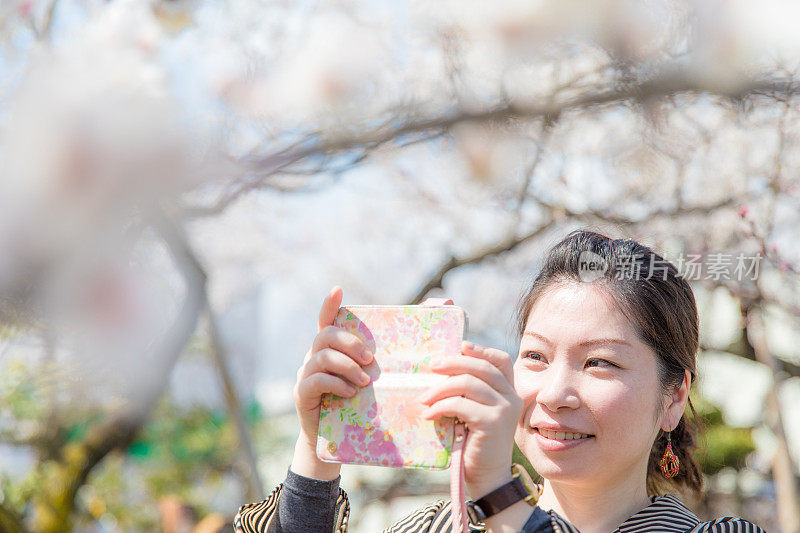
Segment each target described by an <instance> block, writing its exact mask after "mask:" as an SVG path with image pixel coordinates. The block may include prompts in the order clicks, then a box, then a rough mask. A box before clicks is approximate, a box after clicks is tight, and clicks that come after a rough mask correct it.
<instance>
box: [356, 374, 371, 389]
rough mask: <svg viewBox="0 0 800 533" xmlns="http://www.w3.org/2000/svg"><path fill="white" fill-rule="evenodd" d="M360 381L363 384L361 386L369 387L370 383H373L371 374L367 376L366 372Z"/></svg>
mask: <svg viewBox="0 0 800 533" xmlns="http://www.w3.org/2000/svg"><path fill="white" fill-rule="evenodd" d="M359 381H360V382H361V385H364V386H366V385H369V382H370V381H371V380H370V377H369V374H367V373H366V372H365V373H364V374H362V375H361V377H360V378H359Z"/></svg>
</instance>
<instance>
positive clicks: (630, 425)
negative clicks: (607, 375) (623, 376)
mask: <svg viewBox="0 0 800 533" xmlns="http://www.w3.org/2000/svg"><path fill="white" fill-rule="evenodd" d="M587 388H588V387H587ZM591 389H592V391H591V393H589V394H587V395H586V396H584V400H585V402H586V407H587V408H588V409H589V410H590V411H591V412H592V417H593V418H594V419H595V420H596V421H597V423H598V425H600V426H601V428H603V429H604V433H606V434H607V435H611V436H617V437H620V438H622V437H626V436H630V435H631V431H637V432H638V430H641V431H642V432H643V433H646V434H649V433H650V427H651V426H653V425H654V424H655V418H654V416H653V414H654V413H655V398H654V396H653V390H654V389H653V388H652V387H649V386H642V385H640V384H635V385H634V384H631V383H623V382H608V383H602V384H599V383H598V384H595V386H594V387H591ZM634 428H635V429H634Z"/></svg>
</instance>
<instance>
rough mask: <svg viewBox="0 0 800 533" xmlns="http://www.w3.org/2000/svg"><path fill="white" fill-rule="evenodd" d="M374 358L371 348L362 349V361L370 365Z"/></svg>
mask: <svg viewBox="0 0 800 533" xmlns="http://www.w3.org/2000/svg"><path fill="white" fill-rule="evenodd" d="M373 357H374V354H373V353H372V352H371V351H370V349H369V348H366V347H364V348H361V360H362V361H364V362H365V363H370V362H371V361H372V358H373Z"/></svg>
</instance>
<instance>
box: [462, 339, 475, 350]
mask: <svg viewBox="0 0 800 533" xmlns="http://www.w3.org/2000/svg"><path fill="white" fill-rule="evenodd" d="M464 346H465V347H466V348H467V349H468V350H474V349H475V345H474V344H473V343H471V342H469V341H464Z"/></svg>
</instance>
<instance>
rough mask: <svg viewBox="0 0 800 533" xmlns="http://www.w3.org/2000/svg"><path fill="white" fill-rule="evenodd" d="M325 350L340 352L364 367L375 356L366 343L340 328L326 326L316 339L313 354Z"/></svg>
mask: <svg viewBox="0 0 800 533" xmlns="http://www.w3.org/2000/svg"><path fill="white" fill-rule="evenodd" d="M325 348H333V349H334V350H338V351H340V352H342V353H343V354H345V355H347V356H348V357H351V358H352V359H354V360H355V361H358V362H359V363H361V364H363V365H368V364H369V363H371V362H372V356H373V355H374V354H373V353H372V351H370V349H369V347H368V346H367V345H366V343H364V341H362V340H361V339H359V338H358V337H357V336H355V335H353V334H352V333H350V332H349V331H345V330H344V329H342V328H340V327H338V326H326V327H325V328H323V329H322V331H320V332H319V333H317V336H316V337H314V342H313V343H312V345H311V353H312V354H314V353H316V352H319V351H320V350H324V349H325Z"/></svg>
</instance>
